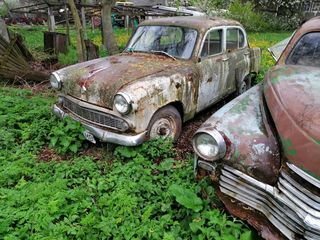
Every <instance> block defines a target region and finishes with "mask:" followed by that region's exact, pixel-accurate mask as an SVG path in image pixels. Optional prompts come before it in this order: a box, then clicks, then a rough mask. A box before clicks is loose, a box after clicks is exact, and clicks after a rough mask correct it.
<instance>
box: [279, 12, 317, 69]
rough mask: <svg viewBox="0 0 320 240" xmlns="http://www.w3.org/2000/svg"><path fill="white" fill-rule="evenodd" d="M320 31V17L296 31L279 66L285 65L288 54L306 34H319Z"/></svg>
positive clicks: (283, 53)
mask: <svg viewBox="0 0 320 240" xmlns="http://www.w3.org/2000/svg"><path fill="white" fill-rule="evenodd" d="M318 31H320V16H319V17H314V18H312V19H310V20H309V21H307V22H306V23H304V24H302V25H301V27H300V28H299V29H298V30H297V31H296V33H295V34H294V36H293V37H292V38H291V40H290V42H289V44H288V46H287V47H286V49H285V50H284V51H283V52H282V55H281V57H280V59H279V61H278V63H277V64H285V61H286V59H287V56H288V54H289V53H290V52H291V50H292V48H293V47H294V45H295V44H296V42H297V41H298V40H299V39H300V38H301V37H302V36H303V35H305V34H306V33H308V32H318Z"/></svg>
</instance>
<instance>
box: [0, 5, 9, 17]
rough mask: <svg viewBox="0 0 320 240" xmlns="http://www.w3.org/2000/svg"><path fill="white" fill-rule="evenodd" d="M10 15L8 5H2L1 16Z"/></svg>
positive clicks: (0, 8)
mask: <svg viewBox="0 0 320 240" xmlns="http://www.w3.org/2000/svg"><path fill="white" fill-rule="evenodd" d="M7 15H8V8H7V7H6V5H2V6H1V7H0V17H6V16H7Z"/></svg>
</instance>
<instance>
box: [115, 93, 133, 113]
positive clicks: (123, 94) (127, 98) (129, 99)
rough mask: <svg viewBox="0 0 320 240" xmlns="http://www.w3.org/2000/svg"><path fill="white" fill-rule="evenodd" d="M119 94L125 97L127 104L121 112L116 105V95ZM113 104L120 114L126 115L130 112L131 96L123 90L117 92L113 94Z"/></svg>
mask: <svg viewBox="0 0 320 240" xmlns="http://www.w3.org/2000/svg"><path fill="white" fill-rule="evenodd" d="M118 95H119V96H121V97H123V98H124V99H125V101H126V102H127V105H128V110H127V111H125V112H121V111H119V109H118V108H117V107H116V102H115V100H116V96H118ZM113 106H114V107H115V109H116V110H117V111H118V112H119V113H120V114H122V115H127V114H129V113H130V112H131V110H132V100H131V98H130V97H129V96H128V94H126V93H124V92H118V93H117V94H116V95H114V98H113Z"/></svg>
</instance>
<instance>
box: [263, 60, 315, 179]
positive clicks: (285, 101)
mask: <svg viewBox="0 0 320 240" xmlns="http://www.w3.org/2000/svg"><path fill="white" fill-rule="evenodd" d="M319 79H320V68H315V67H306V66H290V65H285V66H276V67H274V68H272V69H271V70H270V71H269V72H268V74H267V77H266V83H265V87H264V94H265V98H266V101H267V104H268V108H269V110H270V112H271V115H272V117H273V120H274V123H275V125H276V128H277V130H278V133H279V137H280V140H281V143H282V148H283V155H284V156H285V157H286V158H287V159H288V160H289V161H290V162H292V163H294V164H295V165H297V166H299V167H300V168H301V169H303V170H305V171H306V172H308V173H309V174H311V175H313V176H316V177H320V168H319V164H320V158H319V156H320V127H319V126H320V97H319V93H320V81H319Z"/></svg>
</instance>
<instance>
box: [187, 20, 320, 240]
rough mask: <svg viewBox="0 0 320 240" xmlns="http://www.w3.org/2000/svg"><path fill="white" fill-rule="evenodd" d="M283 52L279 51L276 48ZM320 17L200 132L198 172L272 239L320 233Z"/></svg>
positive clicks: (229, 204)
mask: <svg viewBox="0 0 320 240" xmlns="http://www.w3.org/2000/svg"><path fill="white" fill-rule="evenodd" d="M275 55H278V56H280V55H279V54H275ZM319 80H320V18H319V17H318V18H314V19H312V20H309V21H308V22H306V23H305V24H303V25H302V26H301V27H300V28H299V29H298V30H297V31H296V32H295V34H294V35H293V36H292V38H291V39H290V41H289V43H288V44H287V46H286V48H285V49H284V51H283V52H282V54H281V56H280V58H279V59H278V62H277V64H276V66H274V67H272V68H271V69H270V70H269V71H268V72H267V74H266V76H265V79H264V83H263V84H258V85H256V86H254V87H252V88H251V89H250V90H249V91H247V92H245V93H244V94H242V95H241V96H239V97H237V98H235V99H234V100H232V101H231V102H230V103H228V104H227V105H225V106H224V107H222V108H221V109H220V110H218V111H217V112H215V113H214V114H213V115H212V116H211V117H210V118H209V119H208V120H207V121H206V122H205V123H204V124H203V125H202V126H201V127H200V128H199V129H198V130H197V132H196V133H195V135H194V137H193V148H194V151H195V153H196V154H195V156H196V157H195V165H194V166H195V172H196V173H197V174H198V177H200V176H203V175H207V176H209V178H210V179H211V180H212V182H213V184H214V186H215V187H216V190H217V194H218V195H219V197H220V199H221V200H222V201H223V202H224V204H225V206H226V207H227V209H228V210H229V211H230V212H231V213H233V214H234V215H237V216H239V217H241V218H242V219H245V220H247V221H248V222H249V223H250V224H252V225H253V226H254V227H256V228H257V229H258V230H259V231H260V233H261V235H262V237H264V238H266V239H283V238H288V239H320V81H319Z"/></svg>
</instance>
